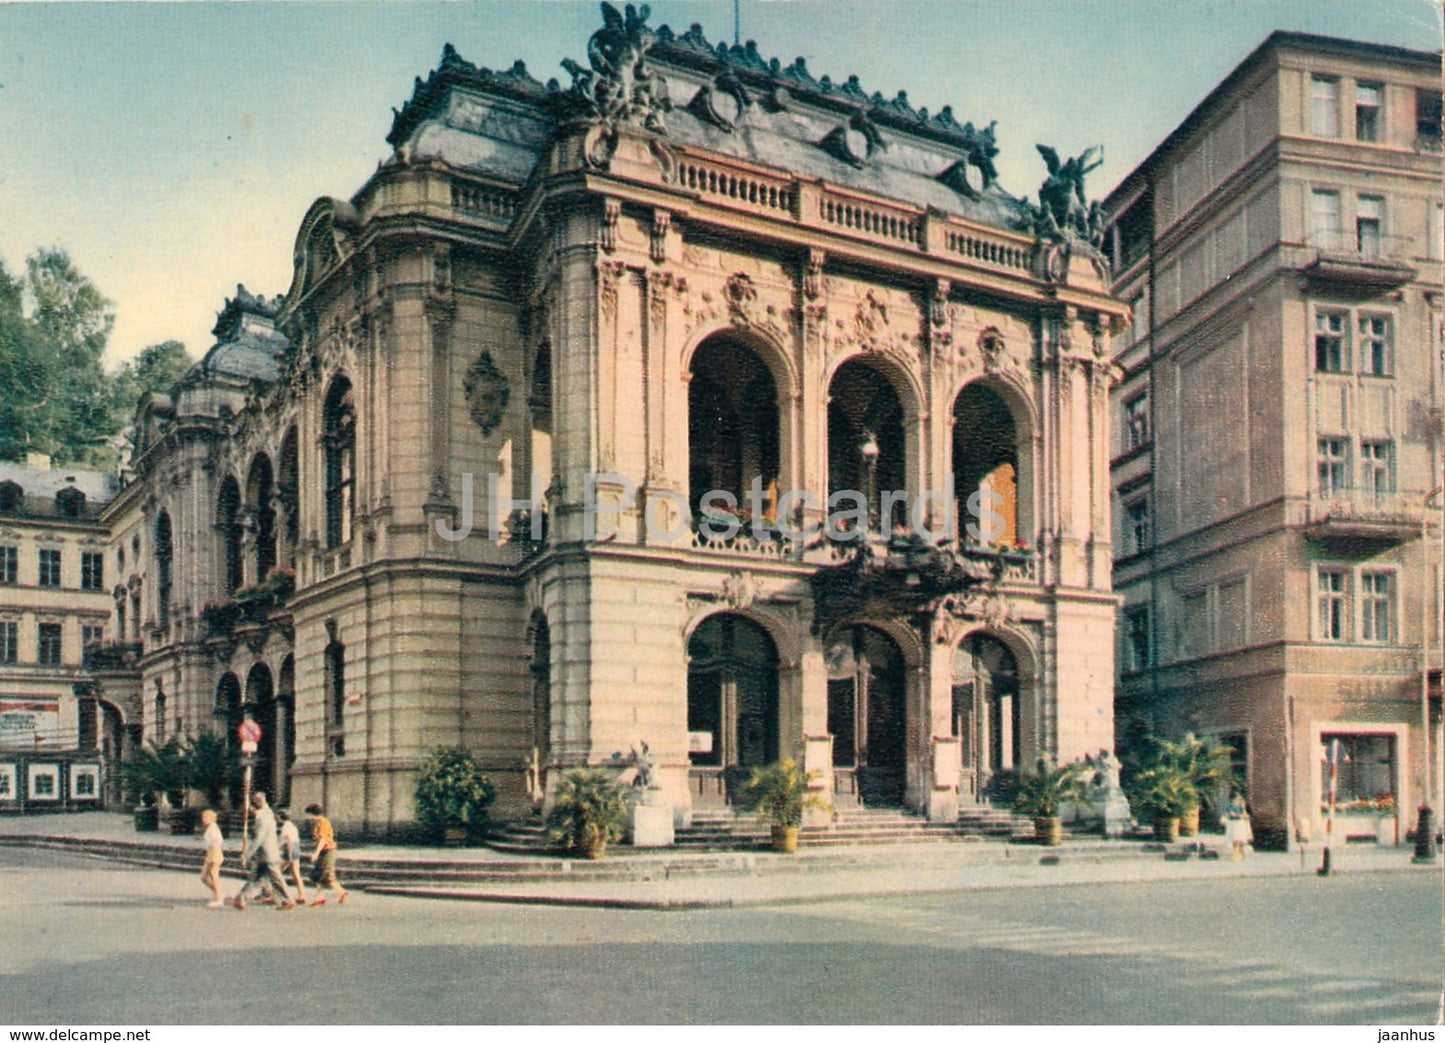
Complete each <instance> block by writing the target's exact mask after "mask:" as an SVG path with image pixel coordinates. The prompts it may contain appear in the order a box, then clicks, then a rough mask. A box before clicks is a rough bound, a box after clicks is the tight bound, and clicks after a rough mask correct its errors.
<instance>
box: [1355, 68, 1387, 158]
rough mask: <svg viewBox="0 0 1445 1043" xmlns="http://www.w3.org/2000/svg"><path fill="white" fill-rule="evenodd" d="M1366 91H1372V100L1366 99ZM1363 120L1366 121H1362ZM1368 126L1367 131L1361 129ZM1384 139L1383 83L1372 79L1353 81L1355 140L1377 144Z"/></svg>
mask: <svg viewBox="0 0 1445 1043" xmlns="http://www.w3.org/2000/svg"><path fill="white" fill-rule="evenodd" d="M1367 91H1374V93H1375V98H1374V101H1373V102H1371V101H1367V100H1366V98H1365V95H1366V92H1367ZM1362 120H1365V121H1366V122H1362ZM1366 126H1368V128H1369V133H1368V134H1365V133H1362V131H1363V130H1364V129H1365V127H1366ZM1384 139H1385V85H1384V84H1383V83H1378V82H1375V81H1373V80H1356V81H1355V140H1356V141H1363V142H1366V143H1368V144H1372V145H1374V144H1379V143H1380V142H1382V141H1384Z"/></svg>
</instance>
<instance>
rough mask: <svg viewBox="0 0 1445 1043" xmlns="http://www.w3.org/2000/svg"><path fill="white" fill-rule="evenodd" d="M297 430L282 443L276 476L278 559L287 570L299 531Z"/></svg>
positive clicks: (299, 483) (299, 486)
mask: <svg viewBox="0 0 1445 1043" xmlns="http://www.w3.org/2000/svg"><path fill="white" fill-rule="evenodd" d="M297 445H298V442H297V438H296V429H295V428H294V427H293V428H290V429H288V430H287V432H286V437H285V438H283V439H282V440H281V463H280V468H281V470H280V473H279V474H278V475H277V476H276V505H277V509H278V510H279V511H280V513H281V517H280V518H279V519H278V521H279V525H278V526H277V529H278V531H279V532H280V535H281V551H280V553H279V555H278V557H279V558H280V559H281V564H283V565H285V566H287V567H288V568H290V567H292V566H294V565H295V564H296V543H297V538H298V537H297V534H298V532H299V531H300V510H299V500H298V497H299V496H300V490H301V481H300V475H299V470H300V466H299V465H300V455H301V454H300V453H299V452H298V451H297Z"/></svg>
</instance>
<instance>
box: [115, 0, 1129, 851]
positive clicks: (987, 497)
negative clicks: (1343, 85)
mask: <svg viewBox="0 0 1445 1043" xmlns="http://www.w3.org/2000/svg"><path fill="white" fill-rule="evenodd" d="M604 10H605V11H606V12H607V14H606V19H605V21H606V24H605V25H604V28H603V29H602V30H600V31H599V32H598V34H597V35H596V36H595V37H594V39H593V41H592V42H591V45H590V46H589V48H588V55H589V67H588V68H583V67H582V66H581V65H580V64H578V63H569V64H568V69H569V71H570V72H571V73H572V75H573V77H574V80H575V84H574V86H573V87H572V88H570V89H565V90H564V89H562V88H559V87H557V86H556V84H555V83H553V84H550V85H545V86H544V85H543V84H541V83H540V82H538V81H537V80H535V79H533V78H532V77H531V76H530V74H528V73H527V71H526V69H525V68H524V67H522V66H521V65H520V64H518V65H517V66H515V67H514V68H513V69H511V70H509V71H506V72H500V73H498V72H491V71H489V70H486V69H479V68H477V67H475V66H472V65H470V64H469V63H467V62H465V61H464V60H462V59H461V58H460V57H459V56H458V55H457V54H456V52H455V51H454V50H453V49H451V48H450V47H448V48H447V49H446V51H445V52H444V53H443V57H442V63H441V65H440V67H439V68H438V69H437V70H436V71H435V72H433V73H432V74H431V75H430V76H429V77H428V78H427V79H426V80H425V81H421V80H418V83H417V88H416V92H415V94H414V96H413V98H412V99H411V100H410V101H409V102H407V104H406V105H404V106H403V107H402V109H401V110H400V112H399V113H398V114H397V117H396V121H395V123H394V126H393V128H392V132H391V135H390V136H389V138H388V141H389V142H390V143H391V144H392V145H393V146H394V148H395V153H394V155H393V156H392V158H391V159H390V160H388V161H387V162H386V163H384V164H383V165H382V166H381V167H380V168H379V169H378V171H377V172H376V174H375V175H374V176H373V177H372V178H371V179H370V180H369V181H368V182H367V183H366V184H365V185H364V186H362V188H361V189H360V190H359V191H358V192H357V193H356V194H355V195H354V196H352V197H351V198H350V199H349V200H346V201H343V200H338V199H322V200H319V201H318V202H317V203H315V204H314V205H313V207H312V208H311V210H310V212H309V213H308V214H307V216H306V218H305V220H304V221H303V223H302V225H301V228H300V231H299V233H298V236H297V240H296V252H295V257H296V270H295V278H294V281H293V283H292V285H291V288H290V289H289V291H288V292H287V293H286V295H285V297H284V299H278V300H265V299H262V298H254V297H252V296H250V295H249V294H247V293H245V292H244V291H242V292H239V293H238V296H237V297H236V298H235V299H233V300H232V301H230V302H228V303H227V306H226V310H225V311H224V312H223V313H222V316H221V320H220V322H218V324H217V329H216V333H217V338H218V340H217V345H216V347H215V348H213V349H212V351H211V353H210V354H208V355H207V357H206V360H205V361H203V362H202V363H201V364H200V365H199V366H198V367H197V370H196V371H195V372H193V373H192V375H191V376H189V377H187V378H186V380H185V381H183V382H182V384H181V385H180V386H178V388H177V389H176V391H175V393H174V394H173V395H172V396H171V397H170V399H169V400H162V399H155V400H152V401H150V402H148V403H145V404H143V406H142V409H141V412H140V425H141V429H142V431H144V432H146V434H145V437H144V439H143V441H142V443H141V444H140V445H139V446H138V448H137V455H136V468H137V472H138V475H139V480H138V481H137V482H136V483H135V484H134V485H133V486H132V487H131V489H129V490H127V494H128V495H127V496H124V497H122V499H121V501H120V502H119V503H118V506H117V507H116V508H115V510H116V516H117V517H119V516H120V512H123V511H125V510H132V511H134V512H135V514H134V517H135V519H136V520H135V526H134V527H135V528H136V531H137V533H138V534H139V535H140V538H141V544H142V546H143V548H144V554H145V562H146V568H147V570H148V571H149V572H150V573H151V574H153V575H154V574H158V573H159V572H160V569H161V565H160V563H159V562H158V561H157V558H156V554H157V550H156V548H157V547H158V546H160V547H169V548H171V549H170V551H169V554H170V555H171V557H170V560H169V562H168V564H167V565H166V569H167V572H168V575H169V580H168V583H167V585H166V590H167V591H168V598H169V601H168V603H166V602H163V601H162V600H160V597H161V595H160V589H161V585H160V584H159V583H158V582H149V581H148V582H147V583H146V585H145V599H146V601H145V605H146V608H145V615H146V625H147V626H148V627H149V628H150V629H148V630H147V635H148V636H147V643H146V654H145V657H144V659H143V660H142V663H141V668H142V675H143V679H142V685H141V687H142V703H143V704H144V705H146V706H149V705H151V701H152V700H153V696H154V693H155V691H156V689H157V686H158V685H160V686H163V687H164V689H165V691H166V692H167V693H173V695H172V698H173V699H174V700H177V701H178V704H179V705H180V706H181V707H182V708H183V709H182V711H181V712H182V713H183V714H184V718H185V726H186V728H187V729H189V730H192V731H194V730H199V729H204V728H209V727H216V726H221V725H224V726H226V727H227V728H228V730H229V729H230V726H231V725H232V724H234V723H235V722H236V720H237V719H238V718H239V715H240V714H241V713H243V712H250V713H252V714H253V715H255V716H257V718H258V719H260V720H261V721H262V723H263V726H264V727H265V729H266V735H267V739H266V741H265V742H264V743H263V747H262V761H263V765H264V766H265V767H264V770H263V776H264V777H265V778H266V779H267V780H268V784H269V785H270V786H271V787H272V788H273V789H274V790H277V791H279V793H280V795H281V797H282V799H289V800H290V801H291V802H293V803H298V804H299V803H304V802H308V801H311V800H320V801H322V802H324V803H325V805H326V806H327V808H328V809H329V811H330V812H331V815H332V817H333V818H334V819H336V820H337V821H338V822H340V823H342V824H343V825H344V826H347V827H349V828H351V829H354V830H359V831H366V832H369V833H373V834H377V833H386V832H390V831H393V830H398V829H402V828H405V827H406V826H407V825H408V824H409V823H410V821H411V818H412V785H413V780H414V772H415V768H416V765H417V763H418V762H419V760H420V759H421V757H422V756H423V755H424V754H425V752H426V751H427V750H428V749H430V748H431V747H434V746H437V745H442V744H453V743H462V744H465V745H467V746H469V747H471V748H472V749H473V750H475V751H476V752H477V753H478V755H479V756H480V758H481V760H482V761H483V762H484V764H485V765H486V766H487V768H488V769H489V770H490V771H491V772H492V773H493V774H494V776H495V777H496V779H497V781H498V783H499V788H500V793H501V796H500V798H499V810H500V812H501V813H502V814H504V815H507V814H518V813H522V812H525V811H526V810H527V809H528V808H529V807H530V806H531V802H532V793H533V792H536V791H540V792H545V791H546V786H547V779H548V777H550V776H552V775H554V774H555V769H557V768H558V767H559V766H565V765H570V764H581V763H594V764H596V763H604V764H605V763H614V761H615V760H616V758H617V757H618V756H620V755H624V754H625V753H626V751H628V750H629V749H631V748H633V747H636V746H638V745H639V743H641V742H644V741H645V742H646V743H647V744H649V746H650V749H651V756H652V758H653V761H654V764H655V776H656V779H657V781H658V783H659V785H661V786H662V787H663V789H664V790H665V791H666V794H667V797H668V799H669V800H670V801H671V802H672V804H673V805H674V807H675V808H676V809H678V817H679V820H680V821H686V820H687V818H688V816H689V815H690V813H691V809H693V808H695V807H700V806H707V805H710V804H722V803H725V802H727V801H728V800H729V799H730V796H731V794H732V793H733V791H734V790H735V787H736V785H737V783H738V779H739V777H740V774H741V773H744V772H745V771H746V769H747V768H748V767H750V766H753V765H756V764H761V763H764V762H766V761H768V760H772V759H775V758H776V757H778V756H781V755H787V754H789V753H793V752H794V751H798V750H801V751H802V756H803V758H804V760H805V761H806V763H807V766H808V767H809V768H813V769H817V770H818V771H820V772H821V774H822V776H823V778H824V780H825V783H826V785H827V786H828V787H829V788H830V789H831V790H833V792H834V793H835V795H836V799H837V800H839V801H853V800H859V799H861V800H863V801H865V802H867V803H874V804H876V803H884V804H895V805H905V806H907V807H910V808H913V809H916V810H917V811H920V812H922V813H925V814H928V815H930V816H933V817H950V816H953V815H956V814H957V809H958V806H959V803H960V801H963V802H974V801H978V800H982V799H985V795H986V790H987V787H988V784H989V783H990V781H991V780H993V779H995V778H996V776H997V775H998V773H1000V772H1002V771H1005V770H1008V769H1012V768H1013V767H1014V766H1016V765H1020V764H1024V765H1027V764H1031V763H1032V761H1033V758H1034V757H1035V756H1036V755H1037V754H1038V753H1040V752H1050V753H1057V754H1058V755H1060V756H1061V757H1064V758H1066V759H1067V758H1072V757H1074V756H1077V755H1080V754H1083V753H1086V752H1093V751H1097V750H1098V749H1100V748H1111V747H1112V744H1113V722H1112V702H1113V688H1112V675H1113V669H1112V652H1111V649H1112V641H1113V618H1114V598H1113V595H1112V594H1111V593H1110V565H1111V560H1112V553H1111V547H1110V543H1109V531H1110V524H1109V490H1108V468H1107V423H1106V410H1107V395H1108V384H1109V380H1110V379H1111V376H1110V365H1111V364H1110V362H1109V361H1108V360H1109V356H1110V352H1109V351H1108V350H1107V348H1105V350H1103V351H1102V352H1101V351H1100V350H1098V346H1099V344H1100V343H1101V342H1102V343H1104V344H1107V341H1108V338H1109V337H1110V335H1111V332H1112V331H1113V330H1114V328H1115V326H1116V325H1117V324H1118V323H1119V322H1120V321H1121V319H1122V316H1123V315H1124V314H1125V309H1124V308H1123V306H1122V305H1120V304H1119V303H1118V302H1116V301H1115V300H1114V299H1113V298H1111V297H1110V295H1109V293H1108V291H1107V287H1106V285H1105V283H1104V282H1103V281H1102V279H1101V277H1100V267H1101V261H1100V258H1099V256H1098V255H1097V253H1096V252H1095V251H1094V250H1093V248H1092V247H1091V246H1090V245H1089V243H1088V242H1087V239H1086V238H1085V237H1084V236H1082V235H1079V234H1076V233H1075V231H1074V230H1073V229H1071V228H1070V229H1064V230H1058V229H1055V234H1053V235H1051V236H1048V237H1045V238H1043V239H1040V238H1039V237H1038V236H1037V235H1036V233H1035V228H1036V226H1037V225H1038V223H1039V214H1038V211H1037V209H1036V208H1033V207H1031V206H1030V205H1029V204H1026V203H1025V202H1023V201H1021V200H1019V199H1017V198H1015V197H1013V196H1010V195H1009V194H1008V193H1006V192H1004V191H1003V190H1002V189H1001V188H1000V187H999V186H998V185H997V184H996V183H995V181H994V180H993V178H992V177H991V176H989V175H988V171H991V169H992V165H991V162H990V158H991V156H992V154H993V152H996V149H993V150H992V151H990V149H992V128H990V129H989V130H988V131H987V132H983V133H980V132H978V131H976V130H975V129H974V128H973V126H972V125H971V124H970V125H967V126H959V124H957V123H956V122H955V121H954V119H953V116H952V113H951V112H950V111H949V110H947V109H945V110H944V111H942V112H940V113H939V114H937V115H935V116H929V114H928V113H927V112H925V111H921V110H915V109H913V108H912V107H911V106H909V105H908V103H907V99H906V97H904V96H903V95H902V94H900V95H899V96H898V97H897V98H896V99H894V100H893V101H887V100H885V99H883V97H882V96H881V95H872V96H869V95H867V94H866V93H863V92H862V90H861V88H860V87H859V86H858V85H857V83H856V80H850V81H848V82H847V83H845V84H844V85H842V86H835V85H834V84H833V83H832V82H831V81H829V80H828V79H827V78H824V79H822V80H814V79H813V78H812V76H811V75H810V74H809V73H808V72H807V70H806V69H805V68H804V67H803V66H802V63H801V61H799V62H798V63H796V64H795V65H793V66H790V67H787V68H782V67H780V66H779V65H778V64H777V63H776V62H773V63H771V64H769V63H766V62H763V61H762V60H761V59H760V58H758V57H757V55H756V50H755V49H752V48H751V46H750V47H749V48H727V47H725V46H723V45H718V46H717V47H713V46H711V45H710V44H708V43H707V41H706V40H705V39H704V38H703V36H702V32H701V30H700V29H698V28H696V27H694V28H693V29H691V30H690V31H689V32H688V33H685V34H682V35H680V36H679V35H675V34H673V33H672V32H671V31H670V30H668V29H667V28H666V27H661V28H659V29H657V30H656V31H653V30H652V29H650V28H649V27H647V26H646V18H645V13H646V12H645V9H644V11H643V14H642V16H639V15H638V14H637V12H635V11H633V10H631V9H630V8H629V9H628V10H627V11H626V12H625V13H621V14H619V13H618V12H616V11H612V10H611V9H610V8H607V7H606V5H604ZM844 152H846V158H840V155H842V154H843V153H844ZM970 164H971V165H973V166H974V167H975V168H977V169H978V170H979V171H980V172H982V173H983V174H984V177H983V178H982V181H983V184H982V187H981V188H977V187H972V186H970V185H969V183H968V175H967V168H968V166H969V165H970ZM850 489H852V490H857V491H858V492H859V494H860V497H861V501H862V506H861V507H860V508H859V510H858V512H857V517H856V518H855V522H856V524H855V525H854V526H853V528H852V530H851V531H848V532H837V533H834V536H835V537H836V538H834V539H829V538H827V536H826V535H824V534H822V533H816V534H812V535H796V538H795V534H798V533H802V532H804V531H805V530H810V529H811V528H814V527H816V526H817V525H818V523H819V522H821V521H823V520H824V515H825V513H826V508H825V501H826V499H827V497H828V496H829V494H830V493H835V492H840V491H843V490H850ZM714 490H716V491H720V492H723V493H730V494H733V495H735V496H736V498H737V500H736V503H735V508H734V509H733V510H731V511H724V512H723V514H722V515H719V514H718V513H717V512H716V509H715V508H714V507H712V506H709V505H708V504H706V503H704V499H705V498H704V496H703V494H704V493H705V492H709V491H714ZM889 490H899V491H900V493H901V494H902V495H901V496H900V497H899V498H898V499H900V500H901V504H891V503H888V502H887V501H886V499H885V498H884V497H883V496H881V495H880V494H881V493H883V492H887V491H889ZM750 500H752V501H753V503H754V506H755V509H754V510H748V509H747V505H748V503H749V501H750ZM970 500H972V504H971V505H970ZM960 505H961V506H962V508H963V514H964V516H963V517H962V518H960V519H959V521H960V534H959V538H958V539H952V538H943V537H941V536H936V534H938V533H942V532H944V531H945V524H946V522H947V521H948V519H949V517H950V516H951V515H953V514H954V513H955V507H956V506H960ZM990 506H992V508H993V509H992V510H990ZM970 512H972V513H970ZM991 516H992V517H991ZM994 517H996V518H997V519H998V520H997V523H996V524H994V523H993V518H994ZM163 518H164V519H167V521H166V522H164V523H163V522H162V519H163ZM980 522H983V523H988V524H985V525H983V527H982V528H983V530H984V531H982V534H981V535H980V532H979V528H980V526H979V524H977V523H980ZM969 523H974V524H973V537H972V538H970V537H969V536H966V535H963V534H962V531H961V530H962V529H963V527H965V526H966V525H968V524H969ZM166 525H168V526H169V530H168V531H169V537H168V540H169V542H165V541H162V540H161V539H160V536H161V534H162V533H163V531H165V526H166ZM919 527H923V528H926V530H927V531H928V532H929V533H930V534H935V536H931V537H930V538H928V539H922V538H918V537H913V536H909V535H908V534H907V533H906V532H905V531H903V530H905V529H909V528H919ZM789 530H792V533H793V534H790V531H789ZM461 533H469V535H466V536H465V537H464V538H454V537H456V536H458V534H461ZM935 537H936V538H935ZM840 583H851V584H852V586H851V587H840V586H839V584H840ZM839 590H843V591H844V594H840V595H839V596H836V597H835V596H834V595H833V594H832V593H829V592H830V591H833V592H836V591H839ZM845 595H846V596H845ZM144 723H145V726H146V730H147V733H148V734H149V733H150V731H151V729H152V728H153V722H152V721H151V719H150V718H149V717H146V718H145V721H144ZM534 755H535V756H534ZM534 760H535V763H536V764H537V765H539V767H540V774H541V776H542V778H541V780H540V781H539V780H537V779H536V778H531V777H529V771H528V766H529V765H530V764H532V763H534Z"/></svg>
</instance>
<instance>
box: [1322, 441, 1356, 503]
mask: <svg viewBox="0 0 1445 1043" xmlns="http://www.w3.org/2000/svg"><path fill="white" fill-rule="evenodd" d="M1315 462H1316V467H1317V469H1318V471H1319V478H1320V496H1322V497H1325V498H1329V497H1331V496H1339V495H1340V494H1341V493H1343V492H1346V491H1348V490H1349V488H1350V442H1349V439H1347V438H1321V439H1320V440H1319V448H1318V451H1317V454H1316V461H1315Z"/></svg>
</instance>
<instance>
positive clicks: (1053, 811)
mask: <svg viewBox="0 0 1445 1043" xmlns="http://www.w3.org/2000/svg"><path fill="white" fill-rule="evenodd" d="M1084 772H1085V768H1084V766H1083V765H1082V764H1079V763H1077V762H1075V763H1073V764H1065V765H1063V766H1062V767H1060V766H1058V765H1055V764H1054V763H1053V761H1052V760H1051V759H1050V758H1048V757H1040V758H1039V761H1038V764H1037V765H1036V766H1035V768H1034V771H1033V774H1021V775H1019V776H1018V796H1017V797H1016V798H1015V799H1014V807H1015V808H1017V809H1018V810H1019V812H1020V813H1022V814H1024V815H1028V816H1029V817H1030V818H1032V819H1033V820H1034V836H1035V838H1036V839H1037V840H1038V842H1039V843H1040V844H1043V845H1045V846H1048V847H1057V846H1058V845H1059V844H1061V843H1062V842H1063V839H1064V826H1063V823H1062V822H1061V821H1060V819H1059V806H1060V805H1062V804H1067V803H1069V802H1071V801H1075V802H1080V803H1082V802H1083V801H1084V800H1086V799H1087V796H1086V794H1085V793H1084Z"/></svg>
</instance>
